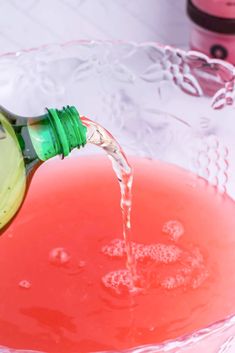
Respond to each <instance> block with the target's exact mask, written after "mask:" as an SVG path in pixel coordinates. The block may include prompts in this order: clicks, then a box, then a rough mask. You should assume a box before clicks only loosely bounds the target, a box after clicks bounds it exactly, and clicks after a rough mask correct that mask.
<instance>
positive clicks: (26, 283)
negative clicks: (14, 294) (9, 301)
mask: <svg viewBox="0 0 235 353" xmlns="http://www.w3.org/2000/svg"><path fill="white" fill-rule="evenodd" d="M19 287H20V288H24V289H29V288H30V287H31V283H30V282H29V281H28V280H27V279H22V280H21V281H20V282H19Z"/></svg>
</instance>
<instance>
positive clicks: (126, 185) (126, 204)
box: [81, 117, 140, 292]
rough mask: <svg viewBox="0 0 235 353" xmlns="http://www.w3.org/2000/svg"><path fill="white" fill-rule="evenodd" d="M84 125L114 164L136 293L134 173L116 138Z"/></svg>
mask: <svg viewBox="0 0 235 353" xmlns="http://www.w3.org/2000/svg"><path fill="white" fill-rule="evenodd" d="M81 120H82V122H83V124H84V125H85V126H86V127H87V142H88V143H91V144H93V145H96V146H99V147H101V148H102V149H103V150H104V151H105V152H106V153H107V155H108V158H109V159H110V160H111V162H112V167H113V170H114V172H115V174H116V176H117V178H118V181H119V185H120V191H121V201H120V206H121V211H122V223H123V239H124V243H125V248H126V258H127V259H126V267H127V270H128V271H129V272H130V277H131V281H132V285H131V288H130V292H136V291H138V290H139V289H140V288H138V286H139V285H138V276H137V271H136V262H135V256H134V254H133V250H132V243H131V206H132V184H133V172H132V169H131V167H130V165H129V163H128V161H127V158H126V156H125V154H124V152H123V150H122V148H121V147H120V145H119V144H118V143H117V141H116V140H115V139H114V137H113V136H112V135H111V134H110V133H109V132H108V131H107V130H106V129H104V128H103V127H101V126H100V125H99V124H97V123H95V122H94V121H90V120H89V119H87V118H85V117H82V119H81Z"/></svg>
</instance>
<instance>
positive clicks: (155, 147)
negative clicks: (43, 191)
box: [0, 41, 235, 353]
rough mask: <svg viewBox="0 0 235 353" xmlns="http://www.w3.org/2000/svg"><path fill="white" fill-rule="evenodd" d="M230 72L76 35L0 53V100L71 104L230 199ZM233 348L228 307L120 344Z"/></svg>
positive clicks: (234, 327)
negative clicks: (160, 336)
mask: <svg viewBox="0 0 235 353" xmlns="http://www.w3.org/2000/svg"><path fill="white" fill-rule="evenodd" d="M234 81H235V71H234V68H233V66H232V65H230V64H228V63H225V62H222V61H221V62H220V61H218V60H212V59H208V58H207V57H206V56H205V55H203V54H199V53H197V52H193V51H190V52H184V51H182V50H178V49H174V48H170V47H163V46H160V45H157V44H155V43H144V44H134V43H123V42H121V43H111V42H87V41H83V42H72V43H67V44H65V45H54V46H48V47H42V48H40V49H35V50H31V51H28V52H20V53H14V54H10V55H5V56H1V57H0V102H1V104H2V105H3V106H5V107H6V108H7V109H9V110H11V111H12V112H15V113H17V114H20V115H27V116H29V115H32V114H33V115H39V114H41V113H42V108H43V107H46V106H47V107H60V106H63V105H65V104H66V105H67V104H69V105H75V106H77V107H78V109H79V111H80V113H81V115H83V114H84V115H86V116H90V117H92V119H94V120H96V121H98V122H99V123H101V124H102V125H104V126H105V127H106V128H107V129H109V130H110V131H111V132H112V133H113V134H114V136H115V137H116V138H117V139H118V141H119V142H120V144H121V145H122V146H123V148H124V150H125V151H126V152H127V153H128V154H133V155H139V156H145V157H148V158H157V159H161V160H164V161H167V162H171V163H175V164H177V165H179V166H182V167H184V168H187V169H189V170H191V171H193V172H194V173H196V174H198V175H200V176H203V177H204V178H206V179H208V180H209V181H210V182H211V183H212V184H214V185H217V186H218V192H222V193H223V192H227V193H228V194H230V195H231V196H232V197H233V198H235V186H234V184H235V183H234V181H235V139H234V132H235V124H234V117H235V111H234V97H235V86H234ZM88 152H89V153H90V150H89V151H88ZM79 153H81V152H79ZM82 153H87V150H84V151H83V152H82ZM94 153H99V151H94ZM0 351H1V352H14V350H8V349H5V348H3V349H2V350H1V349H0ZM234 351H235V316H234V317H231V318H227V319H224V320H222V321H221V322H217V323H215V324H214V325H212V326H211V327H207V328H204V329H202V330H201V331H199V332H195V333H194V334H192V335H189V336H188V337H184V338H179V339H178V340H176V341H172V342H168V343H166V344H163V345H154V344H153V345H151V346H144V347H136V348H134V349H130V350H127V351H126V353H127V352H128V353H131V352H133V353H137V352H138V353H143V352H144V353H150V352H155V353H160V352H161V353H162V352H168V353H195V352H207V353H232V352H234ZM21 352H22V351H21Z"/></svg>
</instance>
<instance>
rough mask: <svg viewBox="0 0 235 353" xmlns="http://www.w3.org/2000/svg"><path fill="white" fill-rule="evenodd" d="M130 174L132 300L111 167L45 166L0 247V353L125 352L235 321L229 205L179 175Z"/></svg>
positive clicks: (139, 163) (139, 162) (161, 170)
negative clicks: (3, 350) (16, 352)
mask: <svg viewBox="0 0 235 353" xmlns="http://www.w3.org/2000/svg"><path fill="white" fill-rule="evenodd" d="M131 163H132V165H133V167H134V182H133V207H132V215H131V216H132V218H131V219H132V239H133V242H132V251H133V254H134V257H135V262H136V272H137V276H138V284H139V288H140V289H141V290H140V291H139V292H137V293H136V294H134V295H133V294H131V293H130V292H129V289H130V288H129V287H130V273H129V272H128V270H127V269H126V252H125V247H124V245H123V238H122V215H121V211H120V190H119V185H118V183H117V180H116V178H115V176H114V173H113V171H112V169H111V167H110V162H109V161H108V160H106V158H102V157H97V156H96V157H89V158H88V157H86V158H85V157H79V158H71V159H65V160H64V161H63V163H62V162H59V161H56V160H54V161H50V162H48V163H46V165H44V166H42V167H41V169H39V170H38V172H37V174H36V175H35V178H34V180H33V182H32V186H31V189H30V191H29V194H28V196H27V199H26V202H25V204H24V205H23V207H22V209H21V211H20V213H19V214H18V216H17V218H16V220H15V222H14V223H13V224H12V225H11V226H10V228H9V229H8V230H7V232H6V233H5V234H4V235H3V236H2V237H1V238H0V278H1V281H0V345H3V346H8V347H13V348H18V349H31V350H39V351H45V352H55V353H57V352H68V353H69V352H71V353H72V352H94V351H102V350H122V349H126V348H129V347H135V346H138V345H141V344H147V343H157V342H162V341H165V340H167V339H174V338H176V337H178V336H181V335H184V334H188V333H190V332H192V331H194V330H197V329H200V328H202V327H205V326H207V325H208V324H211V323H213V322H215V321H217V320H220V319H222V318H224V317H225V316H227V315H230V314H233V313H234V311H235V304H234V290H235V276H234V256H235V240H234V229H235V217H234V216H235V204H234V202H233V201H232V200H231V199H230V198H229V197H227V196H222V195H220V194H218V192H217V191H216V189H215V188H214V187H212V186H209V185H208V184H207V183H206V182H205V181H204V180H202V179H199V178H197V177H196V176H194V175H192V174H190V173H188V172H186V171H185V170H183V169H180V168H177V167H175V166H172V165H168V164H164V163H161V162H153V161H149V160H145V159H134V160H133V161H131ZM52 169H53V173H52ZM55 176H56V177H55Z"/></svg>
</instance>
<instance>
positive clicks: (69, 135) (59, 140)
mask: <svg viewBox="0 0 235 353" xmlns="http://www.w3.org/2000/svg"><path fill="white" fill-rule="evenodd" d="M46 110H47V114H45V115H44V116H43V119H41V120H40V121H38V120H37V122H34V121H33V119H32V122H31V123H30V124H29V126H28V128H29V133H30V136H31V140H32V143H33V146H34V148H35V150H36V153H37V155H38V157H39V158H40V159H41V160H43V161H45V160H47V159H49V158H52V157H54V156H56V155H62V158H64V157H66V156H68V155H69V153H70V152H71V151H72V150H73V149H74V148H80V147H81V146H82V147H84V145H85V144H86V142H87V141H86V132H87V128H86V126H85V125H83V124H82V121H81V119H80V116H79V113H78V111H77V109H76V108H75V107H71V106H67V107H63V109H61V110H58V109H48V108H46Z"/></svg>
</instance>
